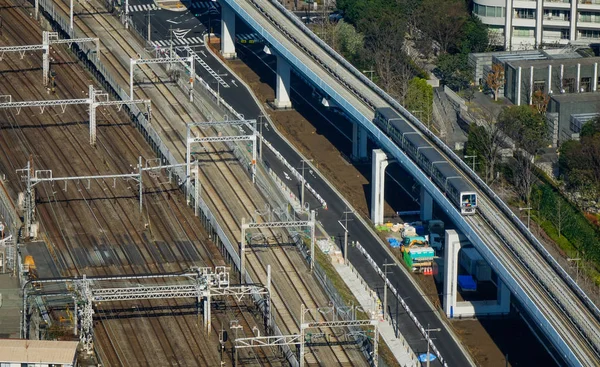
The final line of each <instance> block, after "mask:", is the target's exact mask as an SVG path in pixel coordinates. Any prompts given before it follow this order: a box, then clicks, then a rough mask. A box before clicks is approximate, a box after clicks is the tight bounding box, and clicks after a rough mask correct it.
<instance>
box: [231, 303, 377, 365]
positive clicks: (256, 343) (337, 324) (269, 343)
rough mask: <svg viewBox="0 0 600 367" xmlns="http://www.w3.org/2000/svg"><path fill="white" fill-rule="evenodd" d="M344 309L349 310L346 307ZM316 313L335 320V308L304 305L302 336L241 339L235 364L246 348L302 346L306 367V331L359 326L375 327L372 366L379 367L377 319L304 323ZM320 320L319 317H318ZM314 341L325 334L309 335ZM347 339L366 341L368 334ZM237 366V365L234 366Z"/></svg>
mask: <svg viewBox="0 0 600 367" xmlns="http://www.w3.org/2000/svg"><path fill="white" fill-rule="evenodd" d="M344 309H348V307H345V308H344ZM311 311H315V312H316V314H317V315H318V314H324V311H326V312H327V311H329V312H333V317H334V318H335V307H324V308H316V309H308V308H305V307H304V304H303V305H302V308H301V323H300V334H299V335H298V334H294V335H278V336H260V335H258V336H255V337H251V338H239V339H237V338H236V339H235V341H234V348H235V362H237V358H238V349H244V348H263V347H281V346H284V345H299V346H300V357H299V360H300V367H304V348H305V346H306V343H307V341H306V339H307V338H306V335H307V333H306V329H308V328H346V327H359V326H373V327H374V337H373V343H374V348H373V349H374V350H373V357H372V364H373V365H374V366H375V367H377V366H378V364H379V361H378V359H379V355H378V347H377V339H378V338H379V329H378V324H379V322H378V321H377V320H375V319H355V318H354V316H352V318H349V319H344V320H333V321H329V320H326V319H324V318H323V321H313V322H304V317H305V315H306V314H307V313H309V312H311ZM352 311H354V308H350V312H348V313H349V314H351V315H354V314H355V313H356V312H352ZM317 318H318V316H317ZM308 335H309V336H310V337H311V338H310V339H311V340H312V339H315V338H325V335H326V334H325V333H316V334H310V333H309V334H308ZM345 335H346V338H347V340H348V341H357V340H361V339H363V340H364V337H365V336H366V333H365V331H364V330H350V331H349V332H347V333H346V334H345ZM330 344H342V343H329V342H327V345H330ZM234 365H235V364H234Z"/></svg>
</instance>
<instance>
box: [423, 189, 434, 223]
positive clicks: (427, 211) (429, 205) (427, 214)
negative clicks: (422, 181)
mask: <svg viewBox="0 0 600 367" xmlns="http://www.w3.org/2000/svg"><path fill="white" fill-rule="evenodd" d="M432 217H433V198H432V197H431V195H429V193H428V192H427V190H425V188H424V187H423V186H421V220H431V218H432Z"/></svg>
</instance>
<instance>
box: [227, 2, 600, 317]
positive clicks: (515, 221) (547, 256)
mask: <svg viewBox="0 0 600 367" xmlns="http://www.w3.org/2000/svg"><path fill="white" fill-rule="evenodd" d="M225 1H227V2H228V1H232V0H225ZM269 1H270V2H271V3H272V4H273V5H274V6H275V7H277V8H278V9H279V10H280V11H281V12H282V13H283V14H285V15H286V17H287V18H288V19H289V20H291V21H292V23H294V24H295V25H296V26H297V27H299V28H300V29H301V30H303V31H304V32H305V33H306V35H307V36H308V37H309V38H311V40H313V41H314V42H315V43H317V44H318V45H319V46H320V47H321V48H323V49H324V50H325V51H326V52H327V53H328V54H329V55H330V56H331V57H333V58H334V59H335V60H336V61H337V62H338V63H339V64H341V65H343V66H344V67H345V68H346V69H347V70H348V71H350V72H351V73H352V74H353V75H354V76H355V77H357V78H358V79H359V80H360V81H361V82H363V83H364V84H366V85H367V86H368V87H369V88H370V89H372V90H373V91H374V92H375V93H376V94H377V95H379V96H380V97H381V98H382V99H383V100H384V101H386V102H387V103H388V104H389V105H390V106H392V107H393V108H395V109H396V110H398V111H399V112H400V113H401V115H402V116H403V117H404V118H405V119H406V120H408V121H409V122H410V123H412V124H413V125H415V127H417V128H418V129H419V130H420V131H421V132H422V133H423V134H424V135H425V136H427V137H428V138H429V139H430V140H431V141H432V142H433V143H435V144H436V145H437V146H438V148H440V149H441V150H442V151H443V152H444V154H446V155H447V156H448V157H449V158H450V159H451V160H452V161H453V163H455V164H456V165H457V166H459V167H460V169H461V170H462V171H463V172H465V173H466V174H467V176H468V177H469V178H470V179H471V181H473V182H474V183H475V184H476V185H477V186H478V187H479V188H480V189H481V190H482V191H483V192H484V193H485V194H486V195H487V196H488V197H489V198H490V199H491V200H492V201H493V202H494V203H495V204H496V205H497V206H498V207H499V209H500V210H501V212H502V214H504V215H505V216H506V217H507V218H508V219H509V220H510V221H511V222H512V223H513V225H515V226H516V227H517V229H518V230H519V232H521V234H522V235H523V236H525V238H527V239H528V241H529V242H531V243H532V244H533V245H534V247H535V248H536V250H537V251H538V252H539V253H540V255H542V257H543V258H544V260H546V262H547V263H548V264H549V265H550V266H551V267H552V268H553V269H554V270H555V271H556V272H557V273H558V275H559V276H560V277H561V278H562V279H563V280H564V281H565V282H566V283H567V285H568V286H569V287H570V288H571V290H573V291H574V292H575V294H577V296H578V297H579V298H580V299H581V301H582V302H583V303H584V304H585V305H586V306H587V307H588V309H589V310H590V311H591V312H592V314H593V315H594V316H595V317H596V319H598V320H600V310H599V309H598V307H597V306H596V305H595V304H594V303H593V302H592V301H591V300H590V299H589V297H588V296H587V295H586V294H585V292H583V290H582V289H581V288H580V287H579V285H577V283H576V282H575V281H574V280H573V279H572V278H571V277H570V276H569V274H568V273H567V272H566V271H565V270H564V269H563V268H562V267H561V266H560V264H558V262H557V261H556V260H555V259H554V258H553V257H552V256H551V255H550V253H549V252H548V251H547V250H546V248H545V247H544V246H543V245H542V244H541V243H540V242H539V241H538V240H537V238H535V236H533V234H532V233H531V232H530V231H529V230H528V229H527V228H526V227H525V225H524V224H523V223H522V222H521V220H520V219H519V218H518V217H517V216H516V215H515V214H514V213H513V212H512V211H511V210H510V209H509V208H508V206H507V205H506V204H505V203H504V201H503V200H502V199H501V198H500V197H499V196H498V195H496V194H495V193H494V192H493V190H492V189H491V188H490V187H488V186H487V184H486V183H485V182H483V180H482V179H481V178H480V177H479V176H478V175H477V174H476V173H475V172H473V171H472V169H471V168H470V167H469V166H468V165H467V164H466V163H465V162H463V161H462V160H461V159H460V158H459V157H458V156H457V155H456V154H455V153H454V152H453V151H452V150H450V149H449V148H448V147H447V146H446V144H444V143H443V142H442V141H441V140H440V139H439V138H438V137H437V136H435V135H434V134H433V133H432V132H431V131H430V130H429V129H427V127H426V126H425V125H424V124H423V123H422V122H421V121H419V120H418V119H417V118H416V117H414V116H413V115H412V114H411V113H410V112H408V111H407V110H406V109H405V108H404V107H403V106H402V105H400V103H398V102H397V101H396V100H394V99H393V98H392V97H391V96H390V95H388V94H387V93H386V92H385V91H383V90H382V89H381V88H379V86H377V85H376V84H375V83H373V82H372V81H371V80H369V79H368V78H367V77H366V76H365V75H363V74H362V73H360V71H358V69H356V68H355V67H354V66H353V65H352V64H350V63H349V62H348V61H347V60H345V59H344V58H343V57H342V56H340V55H339V54H338V53H337V52H336V51H335V50H333V49H332V48H331V47H330V46H329V45H327V44H326V43H325V42H323V41H322V40H321V39H320V38H318V37H317V36H316V35H315V34H314V33H313V32H312V31H311V30H310V29H308V27H306V26H305V25H304V24H303V23H302V22H300V21H299V20H298V19H297V18H296V17H295V16H294V15H293V14H292V13H291V12H289V11H288V10H287V9H285V7H283V5H281V4H280V3H278V2H277V1H276V0H269ZM265 38H266V37H265ZM282 47H283V46H282ZM288 52H289V51H288ZM328 71H329V72H330V73H332V74H334V75H335V72H334V71H332V70H328ZM336 77H337V78H338V79H341V78H340V77H339V76H336ZM340 81H341V82H342V83H344V84H346V83H345V82H343V80H340ZM353 92H354V93H356V94H357V95H360V93H359V92H357V91H355V90H353ZM332 94H333V95H337V96H338V98H340V99H342V100H344V101H345V102H346V105H347V106H351V104H350V103H349V102H348V101H347V100H345V99H344V98H343V97H341V96H340V95H339V94H338V93H332ZM361 98H362V99H363V100H364V99H365V98H364V97H362V96H361ZM352 110H354V111H356V109H354V108H350V109H349V111H352ZM356 112H357V111H356ZM353 115H354V117H355V118H357V120H358V121H361V122H363V124H365V125H366V127H367V128H368V129H369V130H371V131H372V130H377V131H378V133H379V134H373V135H375V136H376V137H378V135H380V134H383V132H381V130H379V129H378V128H377V127H376V126H375V125H374V124H373V123H372V122H371V121H369V120H368V119H367V118H366V117H365V116H357V115H356V113H354V114H353ZM368 124H371V125H372V126H369V125H368ZM383 135H384V134H383Z"/></svg>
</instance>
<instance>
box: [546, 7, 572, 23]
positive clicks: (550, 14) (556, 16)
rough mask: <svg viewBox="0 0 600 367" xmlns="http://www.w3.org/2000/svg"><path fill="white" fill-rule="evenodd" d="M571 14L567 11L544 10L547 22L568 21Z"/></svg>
mask: <svg viewBox="0 0 600 367" xmlns="http://www.w3.org/2000/svg"><path fill="white" fill-rule="evenodd" d="M569 15H570V12H569V11H565V10H556V9H554V10H550V9H545V10H544V19H546V20H565V21H568V20H569V19H570V16H569Z"/></svg>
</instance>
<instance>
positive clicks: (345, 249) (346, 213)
mask: <svg viewBox="0 0 600 367" xmlns="http://www.w3.org/2000/svg"><path fill="white" fill-rule="evenodd" d="M348 214H352V211H348V209H347V208H346V210H345V211H344V215H345V218H344V224H342V220H341V219H340V220H338V223H339V224H340V226H342V228H344V264H346V265H348Z"/></svg>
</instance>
